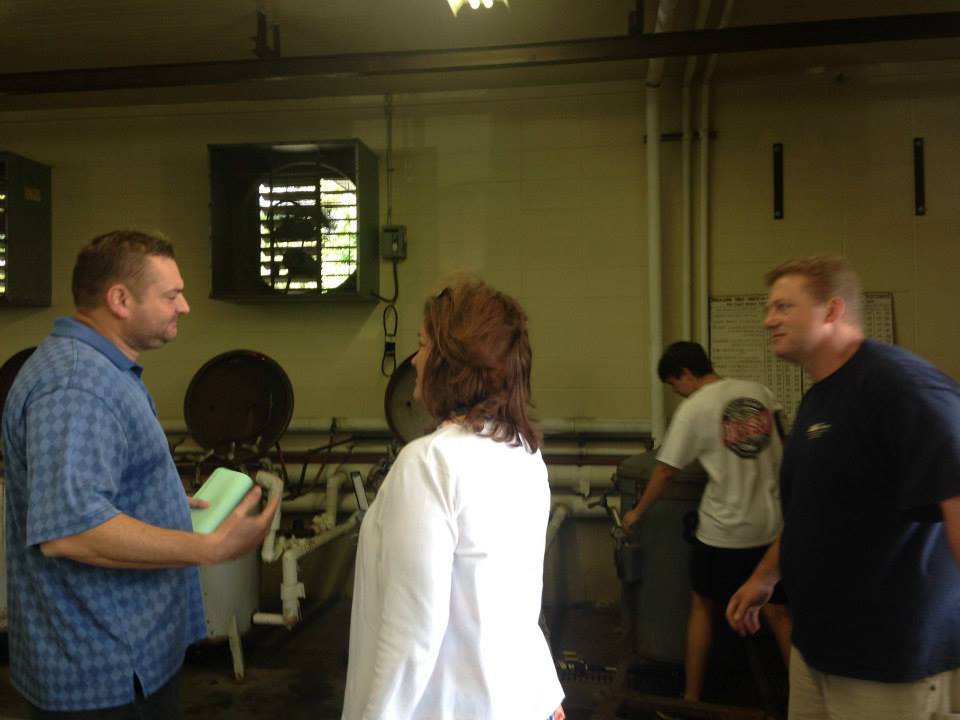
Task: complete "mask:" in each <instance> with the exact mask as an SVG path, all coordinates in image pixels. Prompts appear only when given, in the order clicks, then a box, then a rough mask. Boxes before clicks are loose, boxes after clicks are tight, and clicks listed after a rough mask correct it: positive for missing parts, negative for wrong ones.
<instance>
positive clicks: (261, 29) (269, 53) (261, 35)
mask: <svg viewBox="0 0 960 720" xmlns="http://www.w3.org/2000/svg"><path fill="white" fill-rule="evenodd" d="M272 28H273V47H271V46H270V43H269V42H268V41H267V14H266V13H265V12H263V11H262V10H258V11H257V35H256V37H255V38H254V41H255V42H256V45H255V46H254V48H253V54H254V55H256V56H257V57H258V58H260V59H261V60H276V59H277V58H279V57H280V23H276V22H275V23H273V25H272Z"/></svg>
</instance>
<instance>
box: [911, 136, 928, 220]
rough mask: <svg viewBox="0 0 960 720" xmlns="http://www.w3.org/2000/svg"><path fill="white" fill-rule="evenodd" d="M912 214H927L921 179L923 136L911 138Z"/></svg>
mask: <svg viewBox="0 0 960 720" xmlns="http://www.w3.org/2000/svg"><path fill="white" fill-rule="evenodd" d="M913 206H914V209H913V214H914V215H926V214H927V192H926V188H925V187H924V181H923V138H922V137H918V138H914V139H913Z"/></svg>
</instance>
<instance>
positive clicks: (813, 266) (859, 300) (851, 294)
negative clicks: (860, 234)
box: [764, 255, 863, 327]
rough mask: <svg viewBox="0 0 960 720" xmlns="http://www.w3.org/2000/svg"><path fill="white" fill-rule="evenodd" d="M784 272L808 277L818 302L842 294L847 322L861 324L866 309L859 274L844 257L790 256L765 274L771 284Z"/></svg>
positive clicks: (768, 285)
mask: <svg viewBox="0 0 960 720" xmlns="http://www.w3.org/2000/svg"><path fill="white" fill-rule="evenodd" d="M785 275H800V276H802V277H803V278H805V279H806V281H807V288H808V289H809V290H810V294H811V295H813V297H814V298H815V299H816V301H817V302H819V303H825V302H827V301H828V300H830V298H832V297H838V298H841V299H842V300H843V302H844V304H845V305H846V320H847V322H849V323H851V324H853V325H856V326H858V327H859V326H860V324H861V319H862V313H863V289H862V286H861V285H860V276H859V275H857V271H856V270H854V269H853V268H852V267H851V266H850V263H848V262H847V261H846V259H845V258H842V257H839V256H836V255H815V256H813V257H806V258H799V259H796V260H788V261H787V262H785V263H783V264H781V265H778V266H777V267H775V268H774V269H773V270H771V271H770V272H768V273H767V275H766V277H765V278H764V279H765V280H766V282H767V287H771V286H772V285H773V284H774V283H775V282H776V281H777V280H779V279H780V278H782V277H784V276H785Z"/></svg>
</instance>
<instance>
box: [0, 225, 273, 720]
mask: <svg viewBox="0 0 960 720" xmlns="http://www.w3.org/2000/svg"><path fill="white" fill-rule="evenodd" d="M73 296H74V302H75V305H76V314H75V315H74V316H73V317H72V318H60V319H58V320H57V321H56V323H55V324H54V328H53V331H52V332H51V334H50V335H49V336H48V337H47V338H46V339H45V340H44V341H43V343H41V344H40V346H39V347H38V348H37V350H36V351H35V352H34V353H33V355H32V356H31V357H30V359H29V360H28V361H27V362H26V364H24V366H23V368H22V369H21V370H20V372H19V373H18V375H17V378H16V380H15V382H14V384H13V387H12V388H11V389H10V393H9V395H8V398H7V403H6V407H5V410H4V414H3V443H4V454H5V465H6V492H7V572H8V583H7V585H8V589H9V597H8V610H9V644H10V678H11V682H12V683H13V685H14V686H15V687H16V688H17V689H18V690H19V691H20V692H21V693H22V694H23V696H24V697H25V698H26V699H27V701H28V703H29V705H30V711H31V717H32V718H45V719H47V718H72V719H74V720H79V719H81V718H94V717H96V718H101V719H102V718H117V719H119V718H164V719H165V720H166V719H168V718H177V717H179V698H178V695H179V672H180V667H181V665H182V664H183V657H184V651H185V650H186V647H187V646H188V645H189V644H190V643H192V642H195V641H197V640H200V639H202V638H203V637H205V636H206V631H205V624H204V616H203V605H202V601H201V596H200V582H199V573H198V570H197V567H196V566H197V565H204V564H213V563H218V562H222V561H224V560H228V559H230V558H234V557H238V556H240V555H243V554H245V553H247V552H250V551H251V550H252V549H253V548H255V547H256V546H257V545H258V544H259V543H260V542H261V540H262V539H263V537H264V536H265V534H266V532H267V530H268V528H269V525H270V521H271V519H272V518H273V514H274V512H275V511H276V508H277V504H278V502H279V498H275V499H274V501H273V502H271V503H270V504H269V505H268V506H267V507H266V508H265V509H264V510H263V511H262V512H260V514H258V515H257V514H254V515H251V514H250V513H251V512H252V511H253V510H254V508H255V507H256V506H257V504H258V503H259V500H260V490H259V489H258V488H254V489H253V490H251V492H250V493H249V494H248V495H247V497H246V498H245V499H244V501H243V502H242V503H241V504H240V506H239V507H238V508H237V510H236V511H235V512H234V513H233V514H232V515H231V516H230V517H229V518H228V519H227V520H225V521H224V523H223V524H222V525H221V526H220V527H219V528H218V529H217V530H216V531H215V532H214V533H212V534H210V535H195V534H193V533H192V532H191V524H190V512H189V506H190V504H192V501H190V500H188V498H187V496H186V495H185V493H184V490H183V485H182V483H181V481H180V477H179V474H178V473H177V470H176V467H175V465H174V463H173V459H172V458H171V456H170V452H169V449H168V445H167V440H166V436H165V435H164V432H163V430H162V429H161V427H160V424H159V422H158V421H157V417H156V408H155V406H154V404H153V399H152V398H151V397H150V393H149V392H148V391H147V389H146V386H145V385H144V384H143V381H142V380H141V378H140V375H141V372H142V370H143V368H142V367H141V366H140V365H138V364H137V363H136V360H137V357H138V356H139V354H140V353H141V352H143V351H145V350H150V349H153V348H158V347H161V346H163V345H164V344H166V343H168V342H170V341H171V340H173V339H174V338H175V337H176V335H177V320H178V318H179V317H180V315H182V314H184V313H187V312H189V310H190V308H189V306H188V305H187V301H186V299H185V298H184V295H183V280H182V279H181V277H180V272H179V269H178V268H177V263H176V261H175V260H174V256H173V248H172V247H171V245H170V243H168V242H167V241H165V240H163V239H160V238H156V237H152V236H149V235H145V234H142V233H138V232H133V231H120V232H113V233H109V234H107V235H102V236H100V237H98V238H96V239H94V240H93V241H92V242H91V243H90V244H89V245H87V246H86V247H84V248H83V249H82V250H81V251H80V254H79V256H78V258H77V263H76V266H75V267H74V271H73Z"/></svg>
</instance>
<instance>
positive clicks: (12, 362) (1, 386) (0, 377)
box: [0, 347, 37, 422]
mask: <svg viewBox="0 0 960 720" xmlns="http://www.w3.org/2000/svg"><path fill="white" fill-rule="evenodd" d="M36 349H37V348H36V347H28V348H25V349H24V350H21V351H20V352H17V353H14V354H13V355H11V356H10V358H9V359H8V360H7V361H6V362H5V363H4V364H3V365H0V422H2V421H3V406H4V405H5V404H6V402H7V394H8V393H9V392H10V388H11V387H12V386H13V381H14V379H15V378H16V377H17V373H18V372H20V368H22V367H23V364H24V363H25V362H26V361H27V358H28V357H30V356H31V355H33V351H34V350H36Z"/></svg>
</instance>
